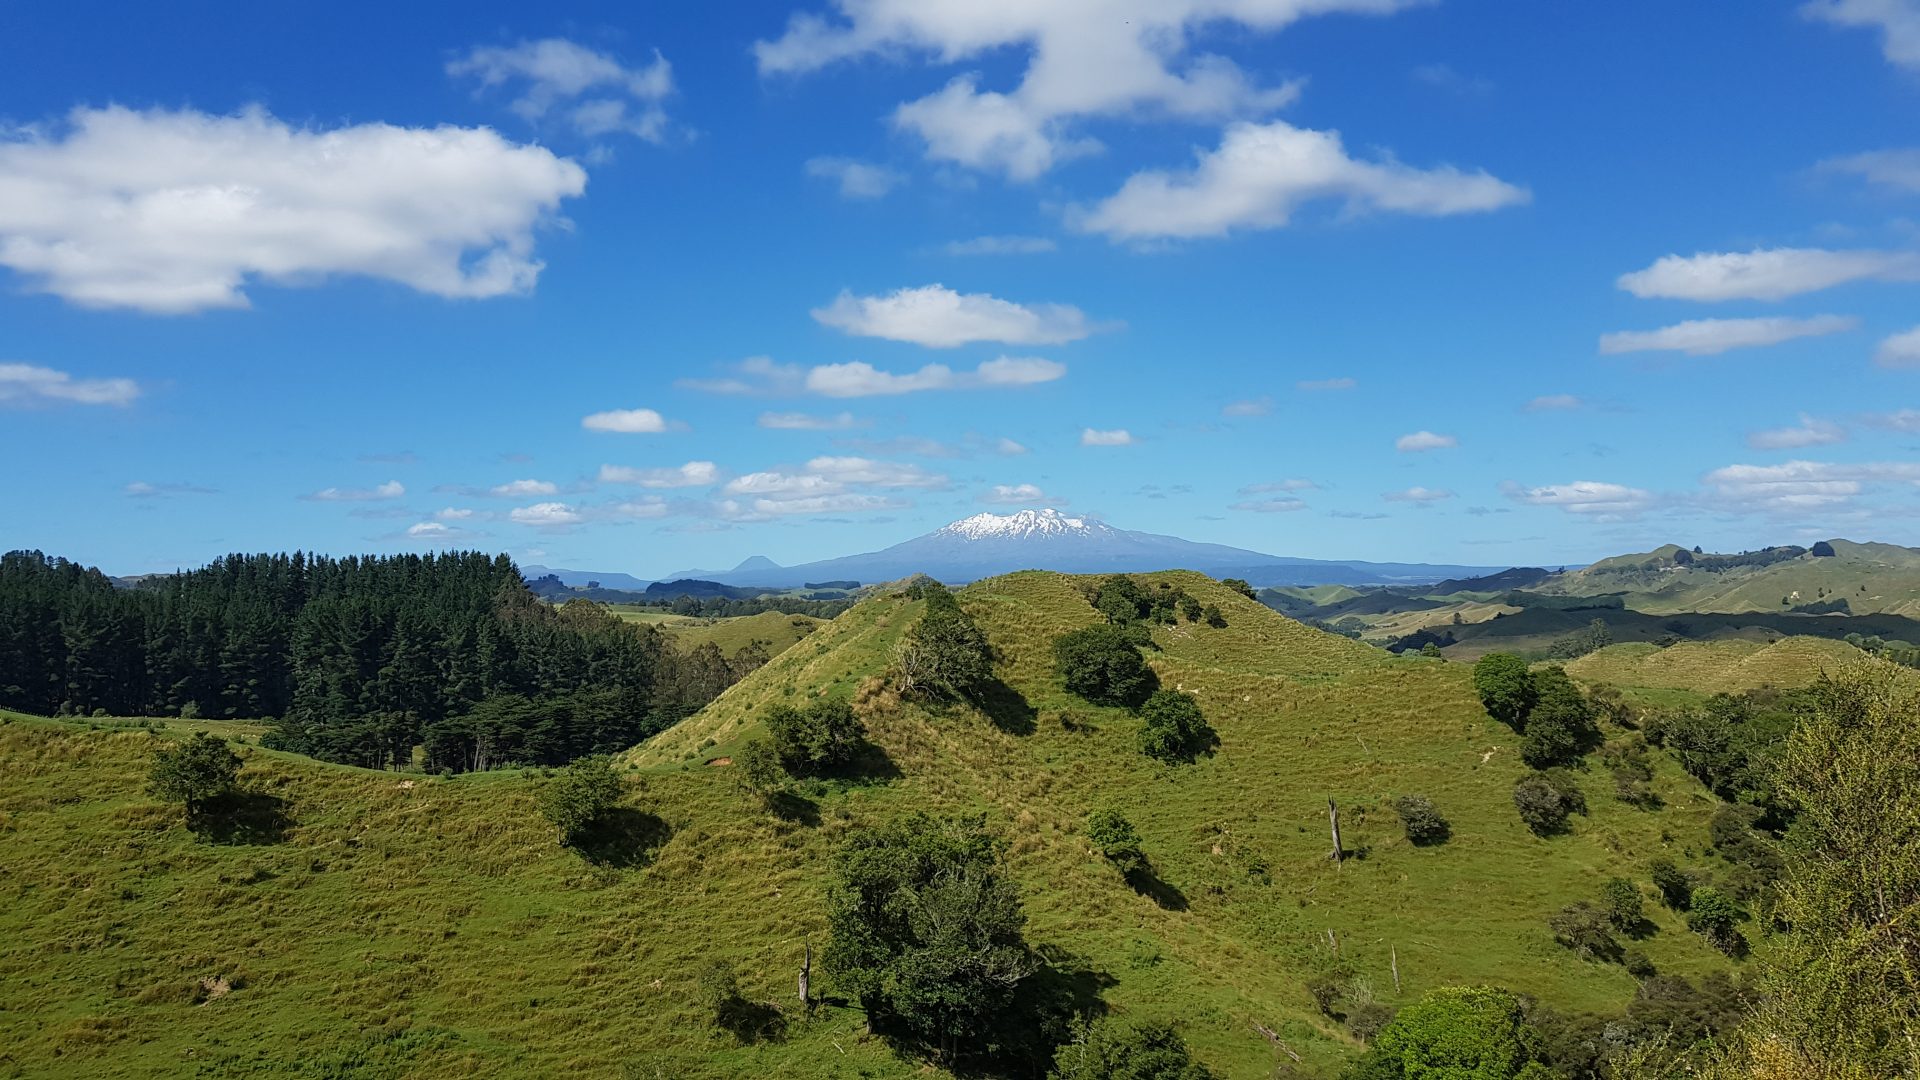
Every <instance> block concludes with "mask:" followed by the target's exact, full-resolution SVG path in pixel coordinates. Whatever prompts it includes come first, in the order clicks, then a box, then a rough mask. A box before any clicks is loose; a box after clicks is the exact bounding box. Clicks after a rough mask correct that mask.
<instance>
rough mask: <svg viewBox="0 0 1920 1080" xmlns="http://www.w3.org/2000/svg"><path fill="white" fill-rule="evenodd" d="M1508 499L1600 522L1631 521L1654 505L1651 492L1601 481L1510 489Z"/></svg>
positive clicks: (1507, 491) (1508, 486)
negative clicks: (1554, 508)
mask: <svg viewBox="0 0 1920 1080" xmlns="http://www.w3.org/2000/svg"><path fill="white" fill-rule="evenodd" d="M1506 493H1507V497H1508V498H1511V499H1513V500H1514V501H1516V502H1522V503H1526V504H1528V505H1530V506H1557V507H1559V508H1560V509H1562V510H1565V511H1566V512H1567V513H1569V514H1580V515H1582V516H1588V517H1592V518H1594V519H1596V520H1600V521H1618V520H1621V519H1625V518H1631V517H1633V516H1635V515H1637V514H1639V513H1640V512H1641V511H1643V510H1645V509H1647V508H1648V507H1649V506H1652V505H1653V502H1654V497H1653V493H1652V492H1650V491H1645V490H1642V489H1640V488H1636V487H1628V486H1626V485H1625V484H1609V483H1604V482H1602V481H1599V480H1575V481H1574V482H1572V483H1570V484H1548V485H1546V486H1544V487H1533V488H1529V487H1521V486H1519V485H1517V484H1509V485H1506Z"/></svg>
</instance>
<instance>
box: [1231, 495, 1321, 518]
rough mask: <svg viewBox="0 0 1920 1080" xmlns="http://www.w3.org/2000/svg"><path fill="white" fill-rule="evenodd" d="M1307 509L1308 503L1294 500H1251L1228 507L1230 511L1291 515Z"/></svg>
mask: <svg viewBox="0 0 1920 1080" xmlns="http://www.w3.org/2000/svg"><path fill="white" fill-rule="evenodd" d="M1306 508H1307V504H1306V503H1304V502H1302V501H1301V500H1299V499H1293V498H1283V499H1250V500H1247V501H1245V502H1237V503H1234V504H1233V505H1231V506H1229V507H1227V509H1229V510H1246V511H1250V512H1252V513H1255V514H1291V513H1294V512H1295V511H1299V510H1305V509H1306Z"/></svg>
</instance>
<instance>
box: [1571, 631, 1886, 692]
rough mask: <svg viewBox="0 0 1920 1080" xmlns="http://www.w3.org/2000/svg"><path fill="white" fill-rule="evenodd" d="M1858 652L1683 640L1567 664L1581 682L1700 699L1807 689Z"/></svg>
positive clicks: (1815, 642) (1795, 644)
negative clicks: (1679, 692) (1688, 694)
mask: <svg viewBox="0 0 1920 1080" xmlns="http://www.w3.org/2000/svg"><path fill="white" fill-rule="evenodd" d="M1860 656H1861V654H1860V651H1859V650H1858V649H1855V648H1854V647H1853V646H1851V645H1848V644H1846V643H1844V642H1839V641H1828V640H1825V639H1822V638H1812V637H1790V638H1782V639H1780V640H1779V641H1777V642H1774V643H1773V644H1770V645H1769V644H1766V643H1764V642H1759V641H1743V640H1723V641H1682V642H1680V643H1678V644H1675V645H1672V646H1669V647H1668V648H1664V649H1662V648H1660V647H1658V646H1655V645H1649V644H1646V643H1644V642H1632V643H1629V644H1625V645H1609V646H1607V647H1606V648H1604V649H1601V650H1599V651H1598V652H1594V653H1589V654H1587V655H1586V656H1583V657H1581V658H1580V659H1578V660H1574V661H1571V662H1569V663H1568V664H1567V665H1566V669H1567V674H1569V675H1572V676H1573V677H1575V678H1577V679H1580V680H1581V681H1583V682H1589V683H1595V682H1604V683H1611V684H1612V685H1614V686H1618V687H1620V688H1622V689H1648V690H1691V691H1694V692H1696V693H1702V694H1718V693H1729V694H1731V693H1739V692H1740V691H1743V690H1758V689H1761V688H1763V687H1772V688H1775V689H1783V690H1784V689H1793V688H1796V687H1801V686H1807V685H1810V684H1812V683H1813V682H1814V681H1815V680H1817V679H1818V678H1819V677H1820V675H1821V674H1822V673H1823V672H1831V671H1837V670H1839V668H1840V666H1841V665H1842V664H1845V663H1848V662H1850V661H1857V660H1859V659H1860Z"/></svg>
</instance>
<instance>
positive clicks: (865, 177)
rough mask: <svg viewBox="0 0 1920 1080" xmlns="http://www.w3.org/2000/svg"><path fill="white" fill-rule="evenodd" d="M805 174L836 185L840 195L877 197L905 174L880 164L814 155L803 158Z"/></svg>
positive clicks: (894, 184)
mask: <svg viewBox="0 0 1920 1080" xmlns="http://www.w3.org/2000/svg"><path fill="white" fill-rule="evenodd" d="M807 175H808V176H812V177H816V178H818V179H822V180H831V181H833V182H834V183H836V184H838V185H840V197H841V198H843V199H878V198H882V197H884V196H885V195H886V194H887V192H889V191H892V190H893V189H894V188H896V187H899V186H900V185H901V184H903V183H905V182H906V179H907V178H906V177H905V176H903V175H902V174H900V173H899V172H898V171H896V170H893V169H889V168H887V167H886V166H884V165H873V164H869V163H867V162H864V161H856V160H854V159H853V158H843V157H817V158H810V159H808V161H807Z"/></svg>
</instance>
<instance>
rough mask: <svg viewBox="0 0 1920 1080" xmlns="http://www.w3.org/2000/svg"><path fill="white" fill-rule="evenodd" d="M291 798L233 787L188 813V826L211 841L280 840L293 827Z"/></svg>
mask: <svg viewBox="0 0 1920 1080" xmlns="http://www.w3.org/2000/svg"><path fill="white" fill-rule="evenodd" d="M289 805H290V804H289V803H288V802H287V800H285V799H283V798H281V797H280V796H278V795H269V794H267V793H266V792H263V791H233V792H229V793H227V794H225V795H222V796H219V797H218V798H214V799H209V800H207V801H206V802H205V803H202V804H201V805H200V806H198V807H196V808H195V809H194V810H193V811H192V812H191V813H189V814H188V815H187V828H188V829H190V830H192V831H193V833H194V835H195V836H198V837H199V838H200V839H202V840H205V841H206V842H207V843H209V844H244V845H253V844H278V843H281V842H283V841H285V840H286V838H287V830H288V829H291V828H293V825H294V821H293V817H292V816H291V815H290V814H288V812H287V810H288V806H289Z"/></svg>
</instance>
